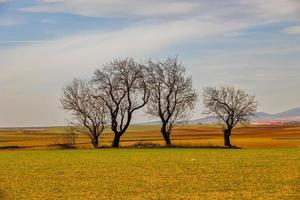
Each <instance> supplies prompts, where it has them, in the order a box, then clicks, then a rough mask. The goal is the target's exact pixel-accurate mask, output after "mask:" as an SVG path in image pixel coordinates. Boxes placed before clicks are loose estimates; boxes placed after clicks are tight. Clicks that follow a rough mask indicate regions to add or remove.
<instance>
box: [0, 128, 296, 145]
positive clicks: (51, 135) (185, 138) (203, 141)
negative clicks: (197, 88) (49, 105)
mask: <svg viewBox="0 0 300 200" xmlns="http://www.w3.org/2000/svg"><path fill="white" fill-rule="evenodd" d="M64 134H65V129H64V128H63V127H50V128H39V129H29V128H27V129H22V128H7V129H5V128H2V129H0V148H1V149H16V148H21V149H53V148H55V144H57V143H63V135H64ZM112 137H113V134H112V133H111V132H110V131H109V130H108V129H107V130H105V131H104V132H103V133H102V135H101V136H100V146H109V145H110V144H111V141H112ZM171 139H172V142H173V144H174V145H182V146H194V147H196V146H200V147H215V146H222V145H223V135H222V130H221V128H220V127H219V126H217V125H188V126H182V127H176V128H175V129H174V132H173V134H172V136H171ZM231 140H232V144H233V145H235V146H238V147H241V148H289V147H300V125H272V126H271V125H248V126H239V127H237V128H236V129H234V131H233V133H232V137H231ZM138 142H151V143H157V144H161V145H163V144H164V141H163V138H162V136H161V134H160V127H159V126H157V125H147V126H145V125H134V126H131V127H130V128H129V130H128V131H127V133H125V134H124V136H123V137H122V138H121V146H123V147H126V146H130V145H133V144H135V143H138ZM76 143H77V146H78V147H80V148H90V144H89V138H88V137H87V136H86V135H79V137H78V139H77V140H76Z"/></svg>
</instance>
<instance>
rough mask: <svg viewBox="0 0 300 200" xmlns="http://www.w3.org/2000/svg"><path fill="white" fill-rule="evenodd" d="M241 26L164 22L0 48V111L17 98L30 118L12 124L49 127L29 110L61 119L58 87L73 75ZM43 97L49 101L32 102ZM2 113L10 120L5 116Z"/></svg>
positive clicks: (240, 26)
mask: <svg viewBox="0 0 300 200" xmlns="http://www.w3.org/2000/svg"><path fill="white" fill-rule="evenodd" d="M244 26H245V24H243V23H240V22H236V21H229V22H218V21H216V22H201V21H198V20H197V19H195V20H181V21H167V22H161V23H158V24H152V23H151V24H138V25H134V26H130V27H127V28H125V29H121V30H115V31H102V32H93V33H81V34H79V35H74V36H70V37H66V38H62V39H56V40H52V41H48V42H43V41H38V42H37V43H23V45H21V46H17V47H13V48H7V49H2V50H1V49H0V90H1V93H5V94H6V95H7V98H2V99H1V103H0V110H2V111H8V110H13V109H14V107H15V106H16V105H14V104H13V103H11V100H10V99H11V98H15V99H20V101H18V105H17V106H18V107H22V112H23V113H24V112H25V113H27V114H28V118H27V119H26V118H22V115H20V116H14V117H15V118H16V120H15V121H16V123H17V122H18V121H21V119H19V118H22V120H24V123H23V124H19V125H30V124H32V119H35V120H36V122H35V124H49V123H51V121H47V120H46V119H44V118H39V117H38V116H36V115H35V114H31V113H34V112H32V111H31V110H32V109H33V108H34V110H42V111H43V112H44V111H45V110H48V112H49V115H51V116H55V115H57V116H58V118H60V119H61V118H62V116H63V114H62V111H60V110H59V109H58V107H59V102H58V97H59V96H60V89H61V88H62V86H63V85H64V84H65V83H66V82H67V81H70V80H71V79H73V78H74V77H76V76H80V77H81V76H86V77H87V76H90V75H91V74H92V72H93V71H94V70H95V69H96V68H97V67H100V66H101V64H104V63H105V62H107V61H109V60H110V59H112V58H116V57H126V56H134V57H136V58H138V59H147V58H149V57H151V55H153V54H155V53H157V52H160V51H161V50H163V49H165V48H167V47H169V46H170V45H174V44H178V43H182V42H185V41H193V40H195V39H199V38H200V39H201V38H205V37H208V36H212V35H218V34H223V33H224V32H230V31H235V30H239V29H240V28H242V27H244ZM23 42H32V41H23ZM164 56H167V55H164ZM45 95H46V96H47V97H48V101H44V100H41V99H40V98H31V96H34V97H38V96H41V97H42V98H43V96H45ZM23 99H27V100H26V101H23ZM28 99H30V100H28ZM41 101H42V102H41ZM49 102H51V103H49ZM53 102H55V104H54V103H53ZM54 105H56V108H55V106H54ZM46 108H47V109H46ZM35 113H36V112H35ZM54 113H55V114H54ZM2 114H4V115H7V116H10V115H9V114H8V113H6V114H5V112H2ZM0 123H1V121H0ZM0 125H1V124H0Z"/></svg>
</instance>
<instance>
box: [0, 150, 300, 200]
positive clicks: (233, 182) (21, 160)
mask: <svg viewBox="0 0 300 200" xmlns="http://www.w3.org/2000/svg"><path fill="white" fill-rule="evenodd" d="M299 191H300V149H297V148H294V149H269V150H268V149H247V150H246V149H241V150H224V149H99V150H53V151H38V150H37V151H2V152H0V199H299V198H300V196H299Z"/></svg>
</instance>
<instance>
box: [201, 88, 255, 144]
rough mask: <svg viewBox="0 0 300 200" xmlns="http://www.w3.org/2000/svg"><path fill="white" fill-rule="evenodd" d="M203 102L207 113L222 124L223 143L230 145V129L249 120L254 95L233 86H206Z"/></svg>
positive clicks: (253, 104) (252, 111)
mask: <svg viewBox="0 0 300 200" xmlns="http://www.w3.org/2000/svg"><path fill="white" fill-rule="evenodd" d="M203 102H204V106H205V108H206V109H207V112H206V113H207V114H210V115H213V116H215V117H217V118H218V119H219V120H220V122H222V124H223V132H224V145H225V146H226V147H230V146H231V143H230V136H231V131H232V129H233V128H234V127H235V126H236V125H237V124H238V123H246V122H249V120H250V117H251V116H253V115H255V113H256V110H257V101H256V100H255V96H252V95H249V94H247V93H246V92H245V91H243V90H241V89H237V88H235V87H220V88H214V87H207V88H205V89H204V92H203Z"/></svg>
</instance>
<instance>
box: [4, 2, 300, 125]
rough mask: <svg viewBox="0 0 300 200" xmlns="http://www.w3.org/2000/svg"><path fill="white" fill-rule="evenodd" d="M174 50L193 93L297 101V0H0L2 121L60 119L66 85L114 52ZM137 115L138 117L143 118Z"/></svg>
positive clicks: (263, 104)
mask: <svg viewBox="0 0 300 200" xmlns="http://www.w3.org/2000/svg"><path fill="white" fill-rule="evenodd" d="M168 56H178V57H179V59H180V60H182V61H183V63H184V65H185V67H186V69H187V74H188V75H191V76H192V77H193V83H194V87H195V88H196V90H197V92H198V93H199V95H200V96H199V97H200V98H199V102H198V106H197V108H196V109H195V110H194V111H193V112H194V115H193V118H199V117H203V115H202V110H203V108H202V103H201V91H202V89H203V88H204V87H206V86H220V85H231V86H236V87H239V88H242V89H244V90H246V91H247V92H248V93H250V94H254V95H256V97H257V100H258V102H259V111H264V112H269V113H276V112H280V111H284V110H287V109H290V108H294V107H299V106H300V78H299V77H300V1H299V0H268V1H261V0H251V1H250V0H226V1H221V0H185V1H179V0H151V1H146V0H107V1H104V0H26V1H24V0H0V127H11V126H53V125H64V124H65V123H66V122H67V119H68V116H67V115H66V114H65V113H64V111H63V110H62V109H61V105H60V102H59V97H60V96H61V94H62V88H63V86H64V85H65V84H67V83H69V82H70V81H71V80H72V79H74V78H75V77H81V78H90V77H91V76H92V74H93V72H94V71H95V70H96V69H97V68H101V66H102V65H103V64H105V63H107V62H108V61H110V60H111V59H114V58H122V57H133V58H135V59H136V60H139V61H146V60H148V59H153V60H157V59H164V58H166V57H168ZM146 120H147V118H146V117H144V115H143V114H142V112H140V113H137V114H136V115H135V118H134V122H142V121H146Z"/></svg>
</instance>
